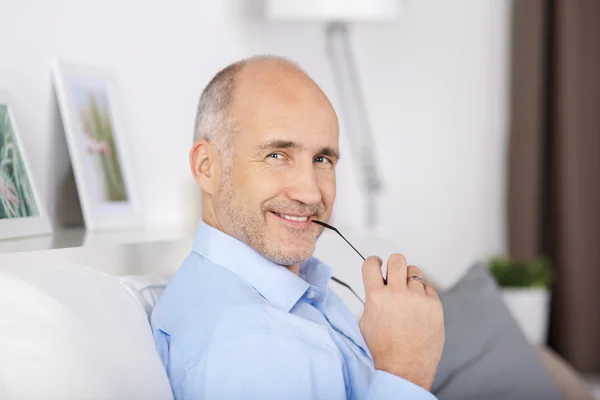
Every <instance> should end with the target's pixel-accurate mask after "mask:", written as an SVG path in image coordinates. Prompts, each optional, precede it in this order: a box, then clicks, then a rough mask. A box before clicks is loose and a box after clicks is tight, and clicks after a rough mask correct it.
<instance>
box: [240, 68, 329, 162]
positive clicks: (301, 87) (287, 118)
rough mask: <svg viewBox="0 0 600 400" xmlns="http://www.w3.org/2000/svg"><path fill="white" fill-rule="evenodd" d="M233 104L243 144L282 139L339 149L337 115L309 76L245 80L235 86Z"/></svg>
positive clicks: (309, 145) (308, 146) (306, 144)
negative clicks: (236, 88)
mask: <svg viewBox="0 0 600 400" xmlns="http://www.w3.org/2000/svg"><path fill="white" fill-rule="evenodd" d="M232 106H233V107H232V111H233V113H234V115H235V118H236V120H237V123H238V126H239V131H240V132H239V133H240V135H239V136H240V139H242V140H243V142H245V144H246V145H250V144H256V145H258V144H260V143H262V142H264V141H268V140H272V139H281V140H289V141H294V142H298V143H301V144H303V145H304V147H306V148H313V147H314V148H317V147H319V148H320V147H324V146H327V147H331V148H334V149H336V150H337V148H338V141H339V133H338V131H339V128H338V120H337V115H336V113H335V111H334V109H333V107H332V106H331V104H330V102H329V100H328V99H327V97H326V96H325V94H324V93H323V92H322V91H321V90H320V89H319V88H318V86H317V85H316V84H315V83H314V82H313V81H312V80H310V78H308V77H305V76H295V75H292V76H287V77H286V76H280V77H278V79H273V77H271V79H270V80H269V79H262V80H261V79H255V80H251V81H249V82H248V81H247V82H246V83H244V84H243V85H239V86H238V90H236V95H235V96H234V102H233V104H232Z"/></svg>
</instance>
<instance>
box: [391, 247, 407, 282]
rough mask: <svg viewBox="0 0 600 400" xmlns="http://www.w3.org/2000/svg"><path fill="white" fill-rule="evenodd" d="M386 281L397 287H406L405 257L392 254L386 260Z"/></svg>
mask: <svg viewBox="0 0 600 400" xmlns="http://www.w3.org/2000/svg"><path fill="white" fill-rule="evenodd" d="M387 282H388V285H392V286H394V287H398V288H406V257H404V256H403V255H402V254H392V255H391V256H390V258H389V259H388V262H387Z"/></svg>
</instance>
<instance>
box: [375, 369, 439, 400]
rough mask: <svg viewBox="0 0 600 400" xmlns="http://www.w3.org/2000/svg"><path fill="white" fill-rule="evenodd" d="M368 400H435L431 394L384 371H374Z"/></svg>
mask: <svg viewBox="0 0 600 400" xmlns="http://www.w3.org/2000/svg"><path fill="white" fill-rule="evenodd" d="M367 399H368V400H375V399H378V400H388V399H390V400H391V399H415V400H435V399H437V398H436V397H435V396H434V395H433V394H431V393H430V392H428V391H427V390H425V389H423V388H422V387H420V386H418V385H415V384H414V383H412V382H410V381H407V380H406V379H402V378H400V377H398V376H396V375H392V374H390V373H387V372H385V371H380V370H376V371H375V374H374V375H373V380H372V381H371V385H370V386H369V393H368V395H367Z"/></svg>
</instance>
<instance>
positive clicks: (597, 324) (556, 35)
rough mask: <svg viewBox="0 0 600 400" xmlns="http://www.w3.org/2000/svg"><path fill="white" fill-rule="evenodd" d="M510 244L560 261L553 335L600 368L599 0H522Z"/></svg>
mask: <svg viewBox="0 0 600 400" xmlns="http://www.w3.org/2000/svg"><path fill="white" fill-rule="evenodd" d="M511 97H512V98H511V118H512V121H511V133H510V135H511V136H510V149H509V173H508V176H509V182H508V187H509V194H508V215H509V221H508V225H509V229H508V231H509V247H510V252H511V255H512V256H513V257H515V258H518V259H531V258H533V257H535V256H536V255H546V256H548V257H549V258H550V260H551V261H552V266H553V268H554V283H553V286H552V288H551V289H552V307H551V323H550V338H549V344H550V346H551V347H553V348H554V349H555V350H556V351H557V352H558V353H560V354H561V355H562V356H563V357H565V358H566V359H567V360H568V361H570V362H571V363H572V365H573V366H574V367H575V368H577V369H579V370H580V371H582V372H588V373H600V0H514V6H513V37H512V94H511Z"/></svg>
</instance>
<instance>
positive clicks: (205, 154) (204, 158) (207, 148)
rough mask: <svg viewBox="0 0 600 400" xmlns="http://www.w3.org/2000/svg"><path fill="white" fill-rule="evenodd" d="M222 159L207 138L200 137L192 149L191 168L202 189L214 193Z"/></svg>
mask: <svg viewBox="0 0 600 400" xmlns="http://www.w3.org/2000/svg"><path fill="white" fill-rule="evenodd" d="M220 165H221V159H220V157H219V154H218V153H217V152H216V151H215V150H214V148H213V146H212V145H211V144H210V143H209V142H208V141H207V140H206V139H198V140H197V141H196V142H195V143H194V145H193V146H192V149H191V150H190V169H191V170H192V174H193V175H194V179H195V180H196V182H197V183H198V185H200V187H201V188H202V191H203V192H205V193H208V194H210V195H212V194H213V193H214V189H215V187H217V180H218V178H219V172H220V171H219V168H220Z"/></svg>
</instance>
